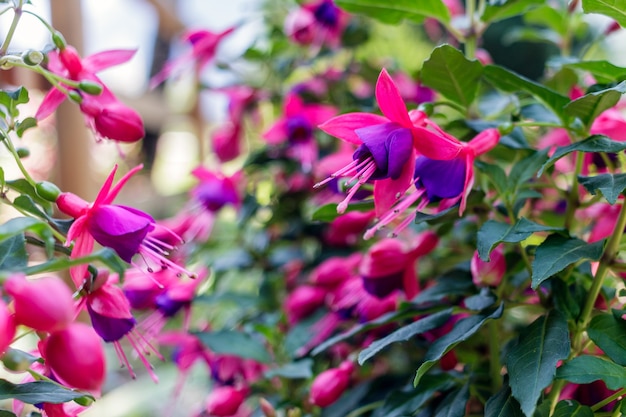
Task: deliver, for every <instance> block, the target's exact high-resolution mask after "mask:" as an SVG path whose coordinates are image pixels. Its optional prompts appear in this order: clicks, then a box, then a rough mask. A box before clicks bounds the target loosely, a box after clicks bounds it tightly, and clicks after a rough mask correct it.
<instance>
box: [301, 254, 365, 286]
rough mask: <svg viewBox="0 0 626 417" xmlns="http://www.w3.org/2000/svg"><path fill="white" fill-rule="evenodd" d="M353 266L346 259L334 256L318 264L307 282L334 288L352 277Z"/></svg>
mask: <svg viewBox="0 0 626 417" xmlns="http://www.w3.org/2000/svg"><path fill="white" fill-rule="evenodd" d="M353 269H354V265H353V264H352V263H351V262H350V260H349V259H347V258H342V257H339V256H334V257H331V258H328V259H326V260H325V261H324V262H322V263H320V264H319V265H318V266H317V267H316V268H315V269H314V270H313V271H312V272H311V275H310V276H309V281H310V282H312V283H313V284H315V285H321V286H324V287H336V286H337V285H339V284H341V283H342V282H344V281H346V280H347V279H348V278H350V277H351V276H352V270H353Z"/></svg>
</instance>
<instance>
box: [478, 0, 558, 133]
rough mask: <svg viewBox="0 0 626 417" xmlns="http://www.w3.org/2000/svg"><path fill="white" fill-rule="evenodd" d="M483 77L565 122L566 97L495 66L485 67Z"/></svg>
mask: <svg viewBox="0 0 626 417" xmlns="http://www.w3.org/2000/svg"><path fill="white" fill-rule="evenodd" d="M542 3H543V2H542ZM483 75H484V77H485V78H486V80H487V81H489V82H490V83H491V84H493V85H494V86H495V87H496V88H498V89H500V90H503V91H506V92H508V93H518V92H519V91H520V90H521V91H525V92H526V93H528V94H530V95H531V96H533V97H535V98H536V99H537V100H539V101H541V102H542V103H543V104H544V105H546V106H547V107H548V108H550V109H551V110H552V111H553V112H554V114H556V115H557V117H559V119H560V120H562V121H566V120H565V119H566V117H565V112H564V109H563V108H564V107H565V106H566V105H567V104H568V103H569V101H570V100H569V99H568V98H567V97H565V96H563V95H561V94H559V93H557V92H556V91H553V90H551V89H549V88H547V87H545V86H543V85H542V84H539V83H537V82H535V81H532V80H530V79H528V78H526V77H524V76H522V75H519V74H516V73H515V72H513V71H510V70H508V69H506V68H504V67H500V66H497V65H487V66H485V67H484V70H483Z"/></svg>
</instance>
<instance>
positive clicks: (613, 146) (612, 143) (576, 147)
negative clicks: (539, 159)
mask: <svg viewBox="0 0 626 417" xmlns="http://www.w3.org/2000/svg"><path fill="white" fill-rule="evenodd" d="M625 149H626V143H624V142H618V141H616V140H613V139H611V138H608V137H606V136H602V135H593V136H589V137H588V138H587V139H585V140H582V141H580V142H576V143H572V144H571V145H567V146H559V147H558V148H556V150H555V151H554V153H553V154H552V156H551V157H550V158H549V159H548V160H547V161H546V162H545V164H543V166H542V167H541V169H540V170H539V172H538V173H537V177H539V176H541V174H542V173H543V171H544V170H545V169H546V168H548V167H549V166H551V165H552V164H553V163H555V162H556V161H558V160H559V159H561V158H562V157H564V156H565V155H567V154H569V153H572V152H575V151H578V152H608V153H617V152H621V151H623V150H625Z"/></svg>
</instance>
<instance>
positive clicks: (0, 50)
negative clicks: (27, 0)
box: [0, 0, 24, 56]
mask: <svg viewBox="0 0 626 417" xmlns="http://www.w3.org/2000/svg"><path fill="white" fill-rule="evenodd" d="M23 3H24V0H19V1H18V3H17V6H16V7H15V8H14V9H13V10H14V13H15V14H14V15H13V21H12V22H11V26H10V27H9V31H8V32H7V37H6V38H4V42H3V43H2V46H0V56H4V55H6V53H7V51H8V50H9V45H10V44H11V40H12V39H13V35H14V34H15V29H17V24H18V23H19V21H20V18H21V17H22V6H23Z"/></svg>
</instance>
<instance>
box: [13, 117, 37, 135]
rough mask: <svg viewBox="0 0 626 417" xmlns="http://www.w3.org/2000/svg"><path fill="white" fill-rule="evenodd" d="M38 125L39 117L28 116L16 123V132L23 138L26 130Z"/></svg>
mask: <svg viewBox="0 0 626 417" xmlns="http://www.w3.org/2000/svg"><path fill="white" fill-rule="evenodd" d="M36 126H37V119H35V118H34V117H27V118H25V119H24V120H21V121H19V122H17V123H16V124H15V133H17V136H19V137H20V138H21V137H22V136H23V135H24V132H25V131H26V130H28V129H30V128H31V127H36Z"/></svg>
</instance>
